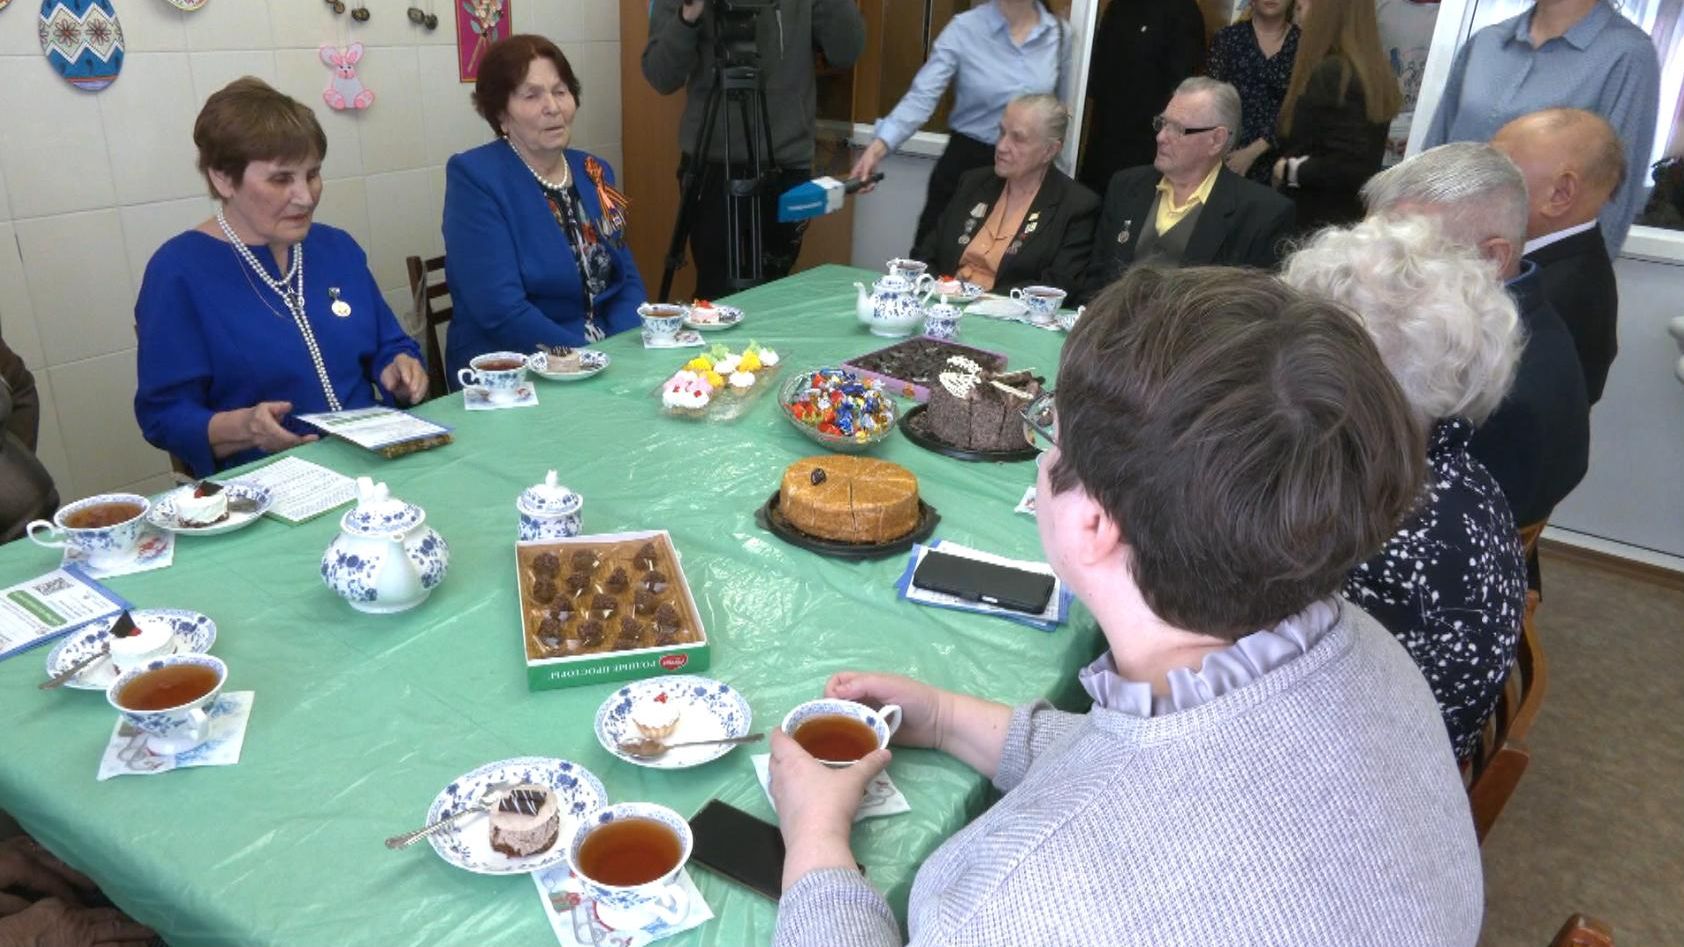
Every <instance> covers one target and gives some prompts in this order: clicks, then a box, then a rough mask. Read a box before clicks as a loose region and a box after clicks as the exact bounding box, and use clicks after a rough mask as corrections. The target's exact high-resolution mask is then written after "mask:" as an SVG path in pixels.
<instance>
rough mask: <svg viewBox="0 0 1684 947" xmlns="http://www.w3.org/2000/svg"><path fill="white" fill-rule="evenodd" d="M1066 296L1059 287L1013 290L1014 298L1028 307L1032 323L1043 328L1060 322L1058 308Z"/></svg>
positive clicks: (1030, 287)
mask: <svg viewBox="0 0 1684 947" xmlns="http://www.w3.org/2000/svg"><path fill="white" fill-rule="evenodd" d="M1066 295H1068V294H1066V293H1065V292H1064V290H1062V289H1059V288H1058V287H1057V286H1024V287H1022V288H1021V289H1014V290H1012V298H1013V299H1015V300H1017V301H1018V302H1021V303H1023V304H1024V305H1025V306H1026V307H1028V309H1029V319H1030V321H1031V322H1034V323H1035V324H1036V325H1043V326H1050V325H1052V324H1053V323H1054V322H1056V321H1058V307H1059V306H1060V305H1061V304H1062V303H1063V302H1064V297H1065V296H1066Z"/></svg>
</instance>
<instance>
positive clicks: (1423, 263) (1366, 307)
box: [1282, 217, 1526, 758]
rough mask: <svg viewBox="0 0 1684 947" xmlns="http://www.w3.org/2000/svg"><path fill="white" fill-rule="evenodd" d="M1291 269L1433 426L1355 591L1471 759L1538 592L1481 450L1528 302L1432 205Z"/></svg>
mask: <svg viewBox="0 0 1684 947" xmlns="http://www.w3.org/2000/svg"><path fill="white" fill-rule="evenodd" d="M1282 276H1283V278H1284V279H1285V280H1286V282H1288V283H1290V284H1292V285H1293V286H1295V287H1297V288H1299V289H1301V290H1304V291H1306V292H1311V293H1316V294H1319V295H1322V296H1326V297H1329V298H1332V299H1333V300H1335V301H1337V302H1339V303H1342V304H1344V305H1345V306H1346V307H1347V308H1349V309H1350V310H1352V312H1353V313H1354V314H1355V315H1356V316H1357V318H1358V320H1359V321H1360V322H1361V323H1362V324H1363V326H1364V327H1365V328H1367V330H1368V333H1369V335H1370V336H1371V337H1372V338H1373V339H1374V343H1375V346H1376V347H1377V348H1378V349H1379V350H1380V355H1381V358H1383V359H1384V360H1385V363H1386V367H1387V368H1389V369H1391V372H1392V375H1393V377H1395V378H1396V379H1397V382H1398V385H1399V386H1400V387H1401V388H1402V389H1403V393H1404V396H1405V397H1406V398H1407V399H1408V400H1409V403H1410V405H1411V407H1412V408H1413V409H1414V411H1415V416H1416V419H1417V420H1418V421H1419V422H1420V424H1421V425H1422V427H1423V429H1425V430H1427V431H1428V432H1429V433H1428V437H1427V459H1428V462H1429V468H1428V473H1427V478H1426V481H1425V483H1424V485H1423V488H1422V493H1421V497H1420V500H1419V502H1418V505H1417V506H1416V509H1415V512H1414V513H1413V514H1412V515H1411V516H1410V517H1409V518H1408V519H1406V520H1405V521H1404V523H1403V525H1402V527H1401V528H1399V529H1398V531H1397V533H1396V534H1394V535H1393V536H1392V538H1391V539H1389V540H1387V542H1386V545H1385V546H1384V547H1383V548H1382V549H1381V550H1380V552H1379V553H1378V554H1376V555H1375V556H1374V557H1373V558H1371V559H1369V560H1368V561H1367V562H1365V563H1363V564H1362V565H1360V566H1358V567H1357V568H1356V569H1355V570H1353V571H1352V572H1351V574H1350V575H1349V576H1348V577H1347V578H1346V580H1345V596H1346V597H1347V598H1349V599H1350V600H1351V601H1353V602H1355V603H1356V604H1358V605H1360V606H1362V607H1363V608H1364V609H1366V610H1367V611H1368V612H1369V613H1370V614H1372V615H1373V616H1374V617H1375V618H1377V619H1379V620H1380V623H1381V624H1383V625H1385V626H1386V628H1387V629H1388V630H1389V631H1391V633H1392V634H1393V635H1394V636H1396V637H1397V639H1398V640H1399V641H1401V642H1402V643H1403V646H1404V648H1405V649H1407V650H1408V651H1409V653H1410V655H1411V656H1412V657H1414V659H1415V663H1416V664H1417V665H1419V666H1420V668H1421V671H1422V673H1424V674H1425V675H1426V678H1427V683H1428V684H1429V685H1431V687H1432V690H1433V696H1435V697H1437V698H1438V705H1439V710H1440V712H1441V713H1442V714H1443V715H1444V725H1445V728H1446V729H1447V730H1448V731H1449V733H1450V742H1451V744H1452V746H1453V747H1454V748H1455V750H1456V755H1457V757H1459V758H1460V757H1465V756H1467V755H1469V754H1470V753H1471V752H1472V751H1473V749H1474V747H1475V744H1476V742H1477V737H1478V735H1479V731H1480V728H1481V727H1482V726H1483V725H1484V723H1485V720H1486V718H1487V717H1489V716H1490V715H1491V711H1492V709H1493V708H1494V707H1495V706H1496V703H1497V697H1498V695H1499V694H1500V693H1501V692H1502V687H1503V680H1504V678H1505V677H1506V676H1507V674H1508V669H1509V665H1510V662H1511V661H1512V660H1513V657H1514V646H1515V641H1516V640H1517V639H1518V638H1519V637H1520V622H1521V616H1522V614H1523V612H1524V608H1525V603H1526V565H1525V561H1524V560H1523V558H1522V555H1521V548H1520V541H1519V537H1518V535H1517V534H1516V532H1515V523H1514V515H1513V514H1512V513H1511V512H1510V510H1509V506H1508V502H1507V501H1506V500H1504V498H1503V493H1502V491H1501V490H1500V489H1499V488H1498V486H1497V482H1496V480H1494V479H1492V477H1491V474H1490V473H1488V472H1487V471H1486V469H1485V467H1484V466H1482V465H1481V464H1480V463H1479V461H1477V460H1475V459H1474V458H1473V457H1472V456H1470V455H1469V453H1468V439H1469V437H1471V436H1472V434H1473V431H1474V428H1475V427H1477V426H1478V425H1479V424H1480V423H1481V422H1483V421H1484V420H1485V419H1486V417H1488V416H1489V415H1490V414H1491V412H1492V411H1494V410H1496V408H1497V405H1498V403H1500V402H1501V401H1502V400H1503V395H1504V394H1505V393H1506V392H1507V391H1508V389H1509V385H1510V383H1511V382H1513V380H1514V374H1515V364H1516V362H1517V361H1518V360H1519V358H1520V352H1521V349H1522V348H1523V347H1524V345H1525V338H1524V335H1523V330H1522V328H1521V324H1520V319H1519V314H1518V311H1517V310H1516V308H1515V304H1514V301H1513V300H1512V299H1511V298H1510V297H1509V295H1508V293H1507V292H1505V291H1504V289H1503V286H1502V283H1501V281H1499V280H1498V279H1497V277H1496V274H1495V273H1494V272H1493V271H1492V267H1491V264H1490V263H1488V262H1486V261H1484V260H1482V259H1481V258H1480V257H1479V256H1478V255H1477V254H1476V253H1475V252H1474V251H1473V250H1471V249H1469V248H1464V247H1461V246H1459V245H1457V244H1456V243H1454V242H1453V241H1450V240H1447V239H1445V237H1444V236H1443V234H1442V233H1441V232H1440V231H1439V228H1438V227H1437V225H1436V224H1435V223H1434V222H1433V221H1432V220H1431V219H1430V218H1424V217H1412V218H1407V219H1397V218H1386V217H1371V218H1369V219H1367V220H1364V221H1363V222H1361V223H1359V224H1356V225H1354V226H1351V227H1344V228H1329V229H1327V230H1323V231H1322V232H1320V233H1318V234H1317V235H1316V236H1315V237H1314V238H1312V239H1311V240H1310V241H1309V242H1308V243H1307V244H1305V245H1304V246H1303V247H1302V248H1300V249H1299V250H1298V252H1297V253H1295V254H1293V255H1292V257H1291V258H1290V259H1288V260H1287V262H1286V266H1285V269H1284V271H1283V274H1282Z"/></svg>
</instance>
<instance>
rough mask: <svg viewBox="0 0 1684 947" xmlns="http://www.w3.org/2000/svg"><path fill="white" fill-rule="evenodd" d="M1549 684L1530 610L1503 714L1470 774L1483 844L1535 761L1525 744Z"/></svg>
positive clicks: (1488, 725) (1493, 722) (1488, 726)
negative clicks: (1530, 764)
mask: <svg viewBox="0 0 1684 947" xmlns="http://www.w3.org/2000/svg"><path fill="white" fill-rule="evenodd" d="M1548 679H1549V662H1548V661H1546V660H1545V658H1544V649H1543V646H1542V644H1541V643H1540V642H1539V640H1538V629H1537V626H1536V625H1535V624H1534V623H1533V621H1532V611H1531V609H1530V608H1528V609H1527V612H1526V615H1525V617H1524V618H1522V620H1521V624H1520V641H1519V642H1518V643H1517V645H1516V648H1515V655H1514V664H1513V665H1512V666H1511V667H1510V668H1509V676H1508V680H1507V681H1505V682H1504V683H1503V693H1502V694H1501V695H1500V696H1499V697H1498V698H1497V709H1496V710H1495V711H1493V712H1492V714H1491V719H1490V720H1487V721H1486V722H1485V728H1484V731H1483V732H1482V733H1481V734H1480V739H1479V745H1478V746H1477V747H1475V749H1474V753H1473V756H1472V757H1471V758H1470V761H1469V762H1468V764H1467V765H1466V769H1465V772H1466V774H1467V783H1468V805H1469V807H1470V808H1471V809H1472V810H1473V820H1474V831H1475V832H1477V833H1478V835H1479V840H1480V841H1481V842H1484V841H1485V836H1486V834H1487V833H1489V832H1490V831H1491V826H1493V825H1495V824H1496V822H1497V816H1498V815H1500V814H1501V813H1502V811H1503V806H1504V805H1505V804H1506V803H1507V802H1508V801H1509V796H1511V795H1513V794H1514V787H1515V786H1517V785H1519V783H1520V777H1521V774H1523V773H1525V772H1526V766H1527V764H1528V763H1530V762H1531V760H1532V754H1531V752H1530V751H1528V750H1527V749H1526V745H1525V744H1524V743H1523V742H1522V741H1523V740H1525V738H1526V734H1527V733H1528V732H1529V731H1531V729H1532V721H1533V720H1535V719H1536V718H1537V716H1538V710H1539V708H1541V707H1542V706H1543V703H1544V691H1545V689H1546V684H1547V682H1548Z"/></svg>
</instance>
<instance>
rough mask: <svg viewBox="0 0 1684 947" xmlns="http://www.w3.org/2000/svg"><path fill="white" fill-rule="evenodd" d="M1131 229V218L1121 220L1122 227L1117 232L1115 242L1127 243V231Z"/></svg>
mask: <svg viewBox="0 0 1684 947" xmlns="http://www.w3.org/2000/svg"><path fill="white" fill-rule="evenodd" d="M1132 229H1134V221H1132V220H1125V221H1123V229H1122V230H1120V231H1118V232H1117V243H1119V244H1124V243H1128V242H1129V231H1130V230H1132Z"/></svg>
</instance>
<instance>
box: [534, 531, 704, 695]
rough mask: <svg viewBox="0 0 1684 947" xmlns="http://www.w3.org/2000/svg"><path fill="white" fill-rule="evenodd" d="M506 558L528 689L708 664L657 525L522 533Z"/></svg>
mask: <svg viewBox="0 0 1684 947" xmlns="http://www.w3.org/2000/svg"><path fill="white" fill-rule="evenodd" d="M515 560H516V577H517V581H518V583H519V588H520V613H521V626H522V635H523V642H524V646H525V652H526V663H527V667H528V668H529V669H530V670H531V671H532V675H531V678H530V681H529V683H530V684H531V685H532V687H533V689H538V688H541V687H564V686H571V685H574V684H585V683H594V682H597V681H610V680H628V679H635V678H641V677H649V676H652V675H656V674H661V673H671V672H674V671H677V670H680V669H683V670H685V671H687V672H693V671H699V670H703V669H705V668H706V667H707V633H706V631H705V630H704V629H703V627H702V619H701V615H700V613H699V612H698V611H697V609H696V600H695V598H694V597H692V596H691V594H690V586H689V583H688V582H687V581H686V580H685V578H684V570H683V569H682V568H681V567H680V565H679V560H678V553H677V551H676V550H675V549H674V548H673V544H672V537H671V536H670V535H668V533H667V532H666V531H665V530H654V531H646V532H634V533H609V534H602V535H596V536H575V537H572V538H569V539H562V540H537V541H531V542H522V543H517V544H516V545H515ZM558 665H566V666H567V669H566V670H564V671H563V670H556V666H558ZM540 672H542V673H540Z"/></svg>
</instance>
